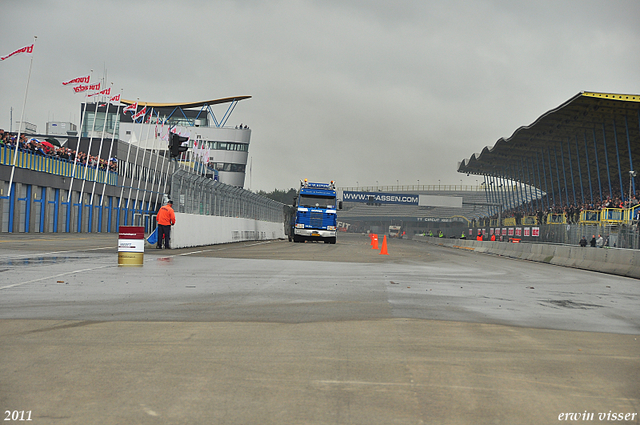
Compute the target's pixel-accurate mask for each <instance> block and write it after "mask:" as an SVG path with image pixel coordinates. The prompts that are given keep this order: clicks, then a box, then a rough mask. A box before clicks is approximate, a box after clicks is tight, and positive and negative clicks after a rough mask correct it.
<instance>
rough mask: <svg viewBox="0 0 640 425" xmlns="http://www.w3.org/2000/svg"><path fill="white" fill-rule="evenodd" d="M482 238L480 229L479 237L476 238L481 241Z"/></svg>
mask: <svg viewBox="0 0 640 425" xmlns="http://www.w3.org/2000/svg"><path fill="white" fill-rule="evenodd" d="M482 239H483V238H482V231H480V232H479V233H478V237H477V238H476V240H479V241H481V240H482Z"/></svg>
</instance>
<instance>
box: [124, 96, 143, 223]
mask: <svg viewBox="0 0 640 425" xmlns="http://www.w3.org/2000/svg"><path fill="white" fill-rule="evenodd" d="M146 107H147V105H146V104H145V105H144V108H146ZM144 108H143V109H144ZM145 115H146V111H145ZM136 120H137V118H136ZM142 121H144V115H142ZM142 125H143V123H142V122H141V123H140V138H139V139H138V146H136V157H135V159H134V161H133V172H132V173H131V186H129V195H128V196H127V198H129V203H131V192H132V191H133V177H134V175H135V172H136V169H137V167H138V157H139V156H140V141H141V139H142V130H143V128H142ZM135 128H136V125H135V121H134V124H133V134H136V131H135ZM138 177H140V176H139V175H138ZM137 202H138V199H137V197H136V203H137ZM135 211H136V204H133V213H134V214H135ZM131 219H132V220H133V217H131Z"/></svg>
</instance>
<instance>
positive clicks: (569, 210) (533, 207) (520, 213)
mask: <svg viewBox="0 0 640 425" xmlns="http://www.w3.org/2000/svg"><path fill="white" fill-rule="evenodd" d="M626 189H627V190H628V188H626ZM547 202H550V199H548V198H545V199H544V200H540V199H539V200H534V201H533V202H528V203H525V204H523V205H521V206H519V207H517V208H512V209H510V210H508V211H504V212H503V213H502V214H501V217H502V218H515V220H516V223H517V224H522V218H523V217H525V216H531V217H536V224H541V223H546V222H547V218H548V216H549V215H563V216H564V218H565V221H566V223H569V224H573V223H579V222H580V215H581V213H582V212H583V211H600V210H603V209H607V208H620V209H626V208H633V207H635V206H636V205H638V204H640V202H639V201H638V196H637V195H636V194H633V193H632V194H631V197H630V198H629V196H625V200H624V201H623V200H622V197H620V196H614V197H611V196H606V197H603V198H601V199H599V200H598V201H595V202H593V203H591V202H589V203H584V204H579V205H574V204H569V205H560V206H556V205H555V204H550V205H549V207H548V208H545V209H540V208H539V207H540V206H541V205H542V204H547ZM491 218H492V219H497V218H498V214H497V213H496V214H494V215H493V216H492V217H491Z"/></svg>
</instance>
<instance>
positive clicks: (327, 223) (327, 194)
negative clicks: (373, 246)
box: [289, 179, 342, 244]
mask: <svg viewBox="0 0 640 425" xmlns="http://www.w3.org/2000/svg"><path fill="white" fill-rule="evenodd" d="M338 209H342V201H340V202H338V200H337V198H336V187H335V183H334V182H333V181H332V182H331V183H313V182H309V181H308V180H307V179H304V180H302V181H301V182H300V190H299V191H298V197H297V198H296V200H295V203H294V211H293V214H292V217H291V226H290V229H289V241H291V240H293V242H305V241H324V243H331V244H334V243H336V236H337V224H338V211H337V210H338Z"/></svg>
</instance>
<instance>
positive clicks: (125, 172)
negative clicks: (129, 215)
mask: <svg viewBox="0 0 640 425" xmlns="http://www.w3.org/2000/svg"><path fill="white" fill-rule="evenodd" d="M138 100H140V98H138ZM138 100H136V111H135V112H134V113H133V115H135V114H137V113H138ZM135 127H136V125H135V121H134V122H133V129H134V131H133V133H132V134H133V135H134V136H135V135H136V132H135ZM131 145H132V143H131V139H129V148H128V149H127V159H126V160H125V162H124V164H125V169H124V170H123V174H122V188H121V189H120V200H119V201H118V208H120V206H121V205H122V196H123V195H124V184H125V182H126V180H127V171H128V170H127V169H128V168H131V167H129V154H131ZM119 166H120V165H118V167H119ZM129 183H130V184H132V183H133V170H131V181H130V182H129Z"/></svg>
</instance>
